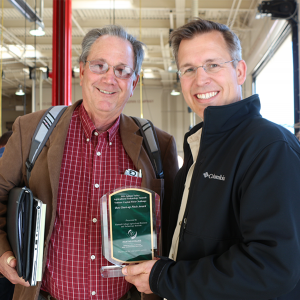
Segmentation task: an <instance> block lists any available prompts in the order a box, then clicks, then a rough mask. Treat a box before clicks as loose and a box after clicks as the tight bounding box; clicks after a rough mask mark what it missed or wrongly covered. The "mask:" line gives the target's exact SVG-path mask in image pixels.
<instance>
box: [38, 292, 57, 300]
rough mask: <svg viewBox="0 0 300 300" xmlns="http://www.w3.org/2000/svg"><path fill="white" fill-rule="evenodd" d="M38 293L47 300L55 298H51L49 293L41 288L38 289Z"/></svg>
mask: <svg viewBox="0 0 300 300" xmlns="http://www.w3.org/2000/svg"><path fill="white" fill-rule="evenodd" d="M40 294H41V295H42V296H43V297H44V298H45V299H47V300H57V299H55V298H53V297H52V296H51V295H50V294H49V293H47V292H45V291H43V290H40Z"/></svg>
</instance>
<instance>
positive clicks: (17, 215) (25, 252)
mask: <svg viewBox="0 0 300 300" xmlns="http://www.w3.org/2000/svg"><path fill="white" fill-rule="evenodd" d="M33 202H34V199H33V195H32V192H31V190H30V189H28V188H26V187H23V188H18V187H17V188H13V189H12V190H11V191H10V192H9V197H8V206H7V234H8V240H9V243H10V245H11V247H12V250H13V253H14V255H15V257H16V259H17V272H18V275H19V276H20V277H22V278H23V279H24V280H25V281H29V279H30V276H31V269H32V252H33V250H32V246H33V244H32V243H33V240H34V234H33V227H34V226H33Z"/></svg>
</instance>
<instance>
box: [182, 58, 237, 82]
mask: <svg viewBox="0 0 300 300" xmlns="http://www.w3.org/2000/svg"><path fill="white" fill-rule="evenodd" d="M235 60H237V59H233V60H230V61H225V62H219V61H212V62H209V63H206V64H204V65H203V66H199V67H184V68H181V69H180V70H179V71H178V72H177V73H178V75H179V76H180V77H184V78H188V77H193V76H195V74H196V72H197V69H198V68H203V70H204V71H205V72H206V73H207V74H214V73H217V72H219V71H220V70H221V69H222V68H223V65H224V64H227V63H230V62H233V61H235Z"/></svg>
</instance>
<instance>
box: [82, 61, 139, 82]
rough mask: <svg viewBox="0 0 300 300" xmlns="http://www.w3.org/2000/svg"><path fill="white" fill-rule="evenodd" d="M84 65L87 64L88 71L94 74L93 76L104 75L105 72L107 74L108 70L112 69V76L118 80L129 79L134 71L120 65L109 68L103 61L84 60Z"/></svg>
mask: <svg viewBox="0 0 300 300" xmlns="http://www.w3.org/2000/svg"><path fill="white" fill-rule="evenodd" d="M85 62H86V63H87V62H88V63H89V68H90V70H91V71H92V72H93V73H95V74H98V75H100V74H105V73H106V72H108V70H109V68H110V67H112V68H113V69H114V74H115V75H116V77H118V78H120V79H129V78H130V77H131V76H132V75H133V73H134V70H133V69H131V68H130V67H129V66H126V65H123V64H120V65H117V66H111V65H109V64H108V63H106V62H105V61H103V60H99V59H96V60H86V61H85Z"/></svg>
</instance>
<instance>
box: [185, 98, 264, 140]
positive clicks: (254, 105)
mask: <svg viewBox="0 0 300 300" xmlns="http://www.w3.org/2000/svg"><path fill="white" fill-rule="evenodd" d="M259 111H260V100H259V96H258V95H257V94H255V95H252V96H250V97H248V98H246V99H243V100H240V101H238V102H235V103H231V104H227V105H222V106H208V107H207V108H206V109H205V110H204V122H201V123H199V124H198V125H196V126H194V127H193V128H192V129H191V130H190V131H189V132H188V133H187V134H186V136H185V140H186V139H187V137H188V136H190V135H192V134H194V133H195V132H197V131H198V130H199V129H200V128H201V127H203V130H204V131H205V134H214V133H222V132H225V131H227V130H230V129H232V128H234V127H235V126H237V125H238V124H240V123H241V122H242V121H244V120H245V118H246V117H251V116H260V113H259Z"/></svg>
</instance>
